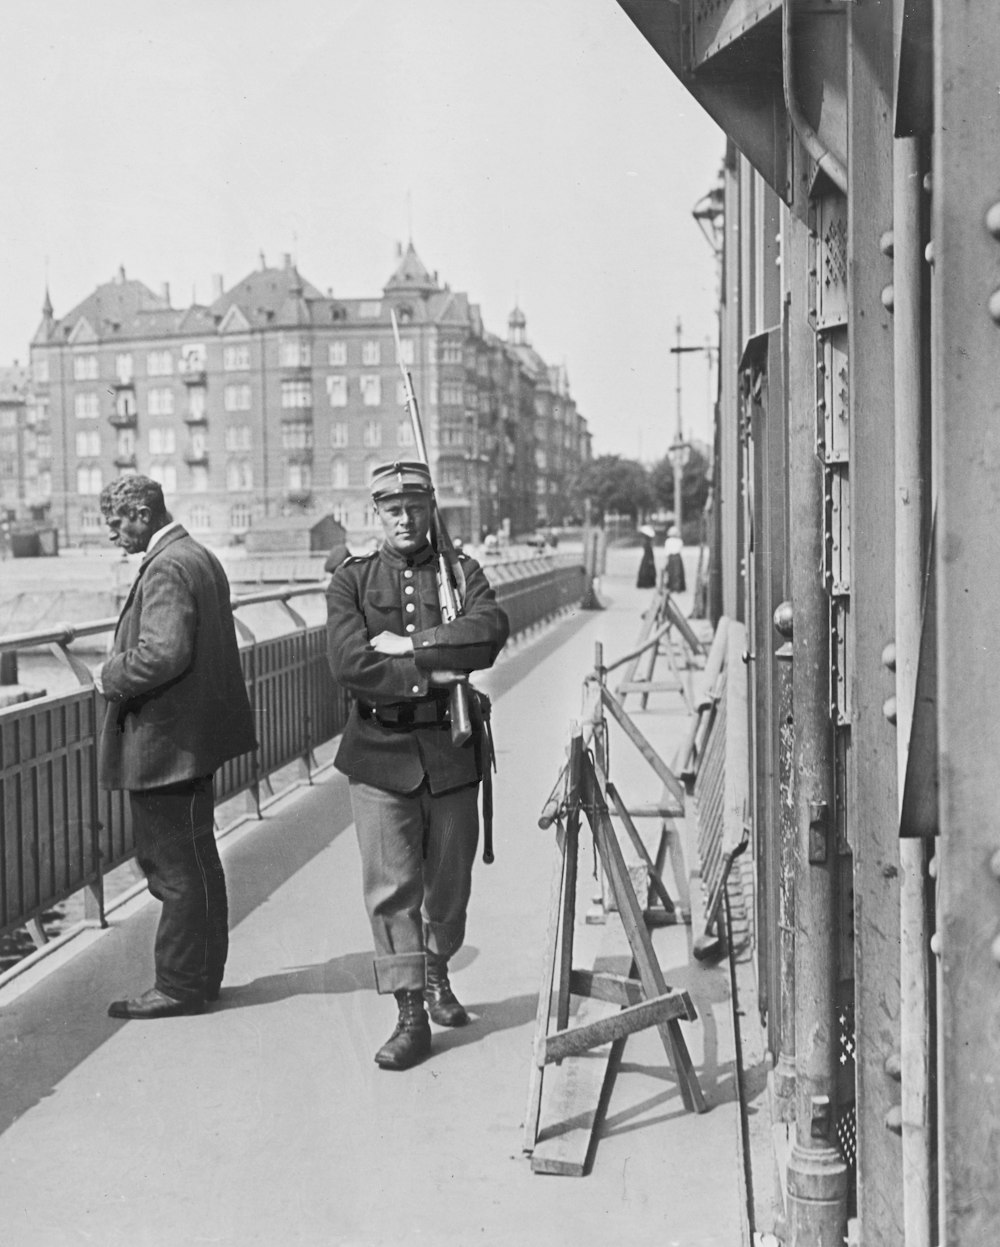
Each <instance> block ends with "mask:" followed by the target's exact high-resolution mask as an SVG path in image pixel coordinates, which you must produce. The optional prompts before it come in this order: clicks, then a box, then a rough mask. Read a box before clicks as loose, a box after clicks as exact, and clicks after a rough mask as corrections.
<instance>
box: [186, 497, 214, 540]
mask: <svg viewBox="0 0 1000 1247" xmlns="http://www.w3.org/2000/svg"><path fill="white" fill-rule="evenodd" d="M188 524H189V525H190V527H191V530H192V531H193V532H196V533H207V532H208V530H209V529H210V528H211V527H212V512H211V511H210V510H209V509H208V507H206V506H202V505H201V504H200V503H198V504H196V505H195V506H193V507H192V508H191V510H190V511H189V512H188Z"/></svg>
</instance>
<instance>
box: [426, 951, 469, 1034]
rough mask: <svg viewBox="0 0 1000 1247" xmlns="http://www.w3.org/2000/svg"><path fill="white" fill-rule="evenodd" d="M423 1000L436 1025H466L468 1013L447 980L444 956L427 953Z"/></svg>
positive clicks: (446, 963)
mask: <svg viewBox="0 0 1000 1247" xmlns="http://www.w3.org/2000/svg"><path fill="white" fill-rule="evenodd" d="M424 1000H425V1001H426V1002H427V1012H428V1013H429V1014H430V1015H431V1021H432V1022H436V1023H437V1024H438V1026H466V1025H467V1024H468V1021H469V1015H468V1013H466V1011H465V1008H464V1007H463V1006H462V1004H461V1003H460V1002H459V1001H458V999H457V998H456V996H455V993H454V992H453V991H452V990H451V983H450V982H449V980H448V962H447V960H445V959H444V958H441V957H435V956H432V955H431V954H430V953H428V955H427V986H426V987H425V988H424Z"/></svg>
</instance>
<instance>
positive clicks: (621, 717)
mask: <svg viewBox="0 0 1000 1247" xmlns="http://www.w3.org/2000/svg"><path fill="white" fill-rule="evenodd" d="M601 700H602V701H603V703H604V705H605V706H606V707H607V708H608V709H609V710H610V711H611V714H612V716H613V718H614V719H615V721H616V722H617V724H618V726H619V727H620V728H621V729H622V731H623V732H624V733H625V735H626V736H627V737H628V738H629V740H630V741H631V742H632V744H633V745H635V747H636V749H638V750H639V752H640V753H641V754H642V756H643V757H644V758H645V759H646V761H647V762H648V763H649V765H650V766H651V767H652V768H653V770H654V771H655V772H656V774H657V776H658V777H659V779H660V780H661V781H662V782H663V786H664V787H665V788H667V789H668V790H669V792H670V795H671V796H672V797H674V798H676V800H677V801H679V802H680V803H681V804H682V805H683V802H684V786H683V785H682V784H681V782H680V780H679V779H678V778H677V776H676V775H675V774H674V773H673V771H672V770H671V769H670V767H669V766H667V764H666V762H664V761H663V759H662V758H661V757H660V755H659V754H658V753H657V752H656V750H655V749H654V748H653V746H652V745H651V744H650V743H649V741H648V740H647V739H646V738H645V736H643V734H642V732H640V731H639V729H638V728H637V727H636V726H635V724H634V723H633V722H632V720H631V719H630V718H629V717H628V715H627V714H626V713H625V711H624V710H623V709H622V707H621V705H620V704H619V703H618V702H617V701H616V700H615V698H614V697H613V696H612V695H611V693H609V692H608V690H607V689H606V688H603V687H602V689H601Z"/></svg>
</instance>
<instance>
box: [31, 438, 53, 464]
mask: <svg viewBox="0 0 1000 1247" xmlns="http://www.w3.org/2000/svg"><path fill="white" fill-rule="evenodd" d="M35 454H36V455H37V456H38V457H39V459H51V458H52V434H51V433H39V434H38V435H37V436H36V438H35Z"/></svg>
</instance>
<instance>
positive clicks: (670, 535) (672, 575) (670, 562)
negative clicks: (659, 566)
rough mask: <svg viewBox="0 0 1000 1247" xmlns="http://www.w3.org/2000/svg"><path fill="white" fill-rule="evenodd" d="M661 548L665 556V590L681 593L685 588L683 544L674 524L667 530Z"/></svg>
mask: <svg viewBox="0 0 1000 1247" xmlns="http://www.w3.org/2000/svg"><path fill="white" fill-rule="evenodd" d="M663 548H664V551H665V553H666V556H667V561H666V565H665V568H664V572H665V575H666V579H667V588H668V589H669V591H670V592H671V593H683V592H684V590H685V589H686V588H687V579H686V578H685V575H684V559H683V557H682V554H683V550H684V542H683V541H682V540H681V535H680V532H679V531H678V528H677V525H676V524H671V525H670V527H669V528H668V529H667V539H666V541H665V542H664V543H663Z"/></svg>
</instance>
